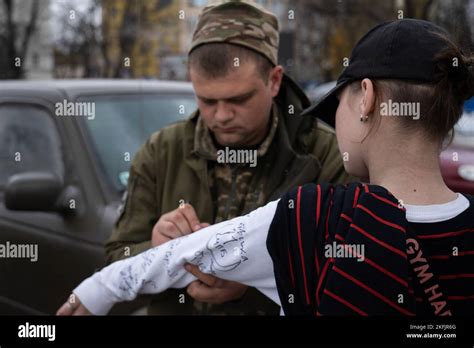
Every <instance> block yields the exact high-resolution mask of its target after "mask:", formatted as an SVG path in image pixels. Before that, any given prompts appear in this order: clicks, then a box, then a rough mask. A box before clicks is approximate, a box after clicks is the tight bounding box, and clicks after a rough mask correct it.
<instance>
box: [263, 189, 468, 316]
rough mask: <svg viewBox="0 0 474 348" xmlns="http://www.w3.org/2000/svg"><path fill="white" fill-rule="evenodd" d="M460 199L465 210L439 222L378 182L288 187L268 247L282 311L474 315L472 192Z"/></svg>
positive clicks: (273, 222)
mask: <svg viewBox="0 0 474 348" xmlns="http://www.w3.org/2000/svg"><path fill="white" fill-rule="evenodd" d="M466 197H467V198H466ZM466 197H464V196H462V197H461V198H460V200H459V201H462V200H464V201H465V202H466V209H464V211H462V212H461V213H459V214H457V215H455V216H452V217H450V218H447V219H441V221H436V220H433V219H431V220H430V219H429V218H426V219H423V216H421V217H420V216H419V215H420V214H418V217H419V219H417V218H416V217H417V216H414V217H411V216H410V214H407V211H406V209H405V207H404V206H403V205H402V204H400V203H399V202H398V200H397V199H396V198H395V197H394V196H393V195H391V194H390V193H389V192H388V191H387V190H386V189H384V188H383V187H380V186H376V185H365V184H359V183H353V184H350V185H348V186H342V185H338V186H332V185H330V184H320V185H314V184H309V185H305V186H302V187H298V188H297V189H295V190H293V191H292V192H290V193H288V194H286V195H284V196H283V197H282V198H281V199H280V201H279V203H278V206H277V209H276V213H275V216H274V218H273V221H272V223H271V226H270V230H269V234H268V238H267V248H268V251H269V254H270V256H271V258H272V260H273V266H274V273H275V279H276V284H277V288H278V293H279V297H280V302H281V305H282V307H283V310H284V312H285V314H286V315H291V314H310V315H362V316H367V315H471V314H472V313H473V312H474V197H471V196H469V197H468V196H466ZM468 200H469V201H468ZM433 207H434V206H433ZM409 208H410V209H408V210H409V212H410V213H411V212H415V215H416V209H415V207H412V206H410V207H409ZM428 215H429V214H428ZM448 217H449V216H448ZM407 219H409V220H410V221H408V220H407ZM429 221H435V222H429Z"/></svg>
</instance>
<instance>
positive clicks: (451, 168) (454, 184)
mask: <svg viewBox="0 0 474 348" xmlns="http://www.w3.org/2000/svg"><path fill="white" fill-rule="evenodd" d="M440 162H441V171H442V174H443V178H444V180H445V182H446V184H447V185H448V186H449V187H450V188H451V189H452V190H454V191H456V192H463V193H467V194H471V195H474V98H471V99H469V100H468V101H467V102H466V103H465V104H464V112H463V115H462V116H461V119H460V120H459V122H458V123H457V124H456V126H455V128H454V138H453V142H452V144H450V145H449V146H448V147H447V148H446V149H445V150H444V151H443V152H442V153H441V158H440Z"/></svg>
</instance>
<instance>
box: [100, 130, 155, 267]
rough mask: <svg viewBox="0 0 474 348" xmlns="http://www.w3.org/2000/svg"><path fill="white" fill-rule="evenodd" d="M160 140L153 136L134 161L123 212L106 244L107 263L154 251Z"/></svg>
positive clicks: (123, 202) (122, 207)
mask: <svg viewBox="0 0 474 348" xmlns="http://www.w3.org/2000/svg"><path fill="white" fill-rule="evenodd" d="M158 137H159V132H158V133H155V134H154V135H152V137H151V138H150V139H149V140H148V141H147V142H146V143H145V144H144V145H143V146H142V147H141V148H140V150H139V151H138V152H137V154H136V155H135V157H134V159H133V162H132V166H131V168H130V176H129V180H128V187H127V191H126V192H125V194H124V198H123V199H122V206H121V208H120V210H121V212H120V215H119V217H118V219H117V221H116V223H115V226H114V229H113V231H112V235H111V236H110V238H109V240H108V241H107V242H106V244H105V250H106V256H107V264H109V263H112V262H114V261H117V260H121V259H124V258H126V257H129V256H134V255H137V254H139V253H140V252H142V251H144V250H147V249H149V248H151V232H152V229H153V226H154V224H155V223H156V221H157V220H158V216H159V211H160V207H159V202H158V201H157V197H159V192H158V191H159V190H160V188H159V187H157V180H156V178H157V175H158V166H157V162H158V161H159V159H158V158H157V157H156V151H155V148H156V143H157V138H158Z"/></svg>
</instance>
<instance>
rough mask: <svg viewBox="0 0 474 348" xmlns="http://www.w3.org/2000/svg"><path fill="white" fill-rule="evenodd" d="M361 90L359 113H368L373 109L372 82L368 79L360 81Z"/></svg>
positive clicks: (373, 91) (373, 92)
mask: <svg viewBox="0 0 474 348" xmlns="http://www.w3.org/2000/svg"><path fill="white" fill-rule="evenodd" d="M360 87H361V90H362V99H361V101H360V114H361V115H363V116H367V115H370V114H371V113H372V112H373V111H374V110H375V90H374V84H373V82H372V81H371V80H369V79H363V80H362V81H361V82H360Z"/></svg>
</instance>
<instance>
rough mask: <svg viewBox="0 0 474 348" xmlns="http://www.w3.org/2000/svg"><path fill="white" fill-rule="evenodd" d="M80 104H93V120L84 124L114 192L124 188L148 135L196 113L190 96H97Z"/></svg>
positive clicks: (88, 120) (192, 97)
mask: <svg viewBox="0 0 474 348" xmlns="http://www.w3.org/2000/svg"><path fill="white" fill-rule="evenodd" d="M81 101H87V102H94V104H95V117H94V118H93V119H86V120H85V124H86V125H87V128H88V130H89V133H90V134H91V136H92V140H93V143H94V147H95V150H96V153H97V154H98V157H99V161H100V164H101V166H102V168H103V170H104V172H105V174H106V175H107V177H108V178H109V180H110V182H111V183H112V185H113V186H114V188H115V189H116V190H117V191H122V190H124V189H125V187H126V186H127V181H128V172H129V169H130V165H131V161H132V160H133V156H134V155H135V153H136V152H137V151H138V150H139V148H140V147H141V146H142V145H143V144H144V143H145V142H146V140H147V139H148V138H149V137H150V136H151V134H153V133H154V132H156V131H158V130H160V129H161V128H163V127H165V126H167V125H169V124H171V123H174V122H177V121H180V120H183V119H185V118H187V117H188V116H189V115H190V114H191V113H192V112H193V111H194V110H195V109H196V101H195V99H194V96H193V95H192V94H183V95H160V96H156V95H150V96H143V95H140V96H139V95H137V96H133V95H125V96H108V97H104V96H100V97H88V98H81Z"/></svg>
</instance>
